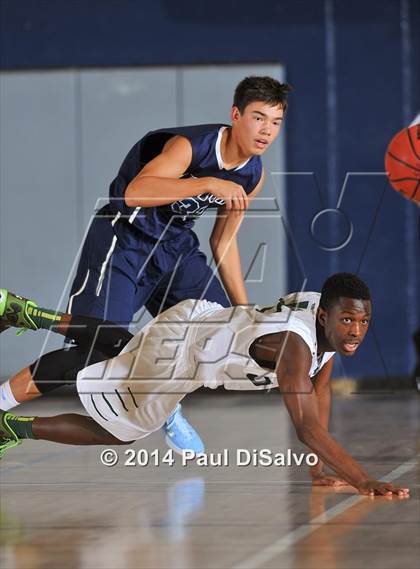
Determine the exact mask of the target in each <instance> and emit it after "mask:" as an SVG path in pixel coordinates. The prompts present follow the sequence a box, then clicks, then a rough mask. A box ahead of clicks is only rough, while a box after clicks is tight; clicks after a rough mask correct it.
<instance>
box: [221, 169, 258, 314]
mask: <svg viewBox="0 0 420 569" xmlns="http://www.w3.org/2000/svg"><path fill="white" fill-rule="evenodd" d="M263 183H264V172H263V173H262V175H261V178H260V181H259V182H258V184H257V186H256V187H255V189H254V190H253V192H252V193H251V194H250V195H249V196H248V199H249V201H251V200H252V199H253V198H254V197H255V196H256V195H257V194H258V193H259V192H260V190H261V188H262V185H263ZM244 213H245V212H244V210H241V211H238V210H229V211H228V210H227V209H226V208H220V209H219V215H218V217H217V218H216V222H215V224H214V227H213V231H212V234H211V236H210V247H211V250H212V252H213V255H214V258H215V261H216V263H217V267H218V271H219V275H220V277H221V279H222V281H223V285H224V287H225V289H226V292H227V294H228V296H229V299H230V301H231V302H232V304H233V305H237V304H248V295H247V292H246V288H245V284H244V278H243V274H242V268H241V258H240V253H239V246H238V240H237V233H238V231H239V228H240V226H241V224H242V221H243V218H244Z"/></svg>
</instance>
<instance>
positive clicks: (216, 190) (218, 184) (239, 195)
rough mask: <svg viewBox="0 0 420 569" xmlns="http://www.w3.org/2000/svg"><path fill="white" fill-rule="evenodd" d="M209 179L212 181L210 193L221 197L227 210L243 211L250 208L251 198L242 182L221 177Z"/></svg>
mask: <svg viewBox="0 0 420 569" xmlns="http://www.w3.org/2000/svg"><path fill="white" fill-rule="evenodd" d="M208 180H209V181H210V187H209V191H210V193H211V194H213V195H214V196H216V197H217V198H221V199H222V200H223V201H224V202H225V207H226V209H227V210H236V211H242V210H245V209H247V208H248V205H249V199H248V196H247V194H246V192H245V190H244V189H243V187H242V186H241V185H240V184H235V182H231V181H229V180H220V179H219V178H208Z"/></svg>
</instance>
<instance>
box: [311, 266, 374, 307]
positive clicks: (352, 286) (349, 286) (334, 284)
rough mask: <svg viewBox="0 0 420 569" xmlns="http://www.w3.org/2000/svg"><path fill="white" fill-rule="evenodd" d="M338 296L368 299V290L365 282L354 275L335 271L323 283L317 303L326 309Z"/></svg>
mask: <svg viewBox="0 0 420 569" xmlns="http://www.w3.org/2000/svg"><path fill="white" fill-rule="evenodd" d="M340 297H344V298H357V299H360V300H370V292H369V289H368V287H367V285H366V283H364V282H363V281H362V279H359V277H357V276H356V275H353V274H352V273H335V274H334V275H331V276H330V277H329V278H328V279H327V280H326V281H325V283H324V284H323V286H322V290H321V299H320V301H319V304H320V306H321V307H322V308H324V309H325V310H328V308H330V306H331V305H332V304H333V303H334V302H336V301H337V300H338V299H339V298H340Z"/></svg>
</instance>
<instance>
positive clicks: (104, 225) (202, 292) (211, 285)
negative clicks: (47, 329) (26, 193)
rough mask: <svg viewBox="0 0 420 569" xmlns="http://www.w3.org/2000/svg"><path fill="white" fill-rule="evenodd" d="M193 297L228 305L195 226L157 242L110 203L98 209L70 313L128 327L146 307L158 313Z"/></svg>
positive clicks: (84, 248)
mask: <svg viewBox="0 0 420 569" xmlns="http://www.w3.org/2000/svg"><path fill="white" fill-rule="evenodd" d="M117 224H120V225H118V226H117ZM123 224H125V225H123ZM129 232H134V233H135V239H131V237H132V235H130V234H129ZM139 236H140V237H139ZM189 298H193V299H204V300H208V301H210V302H217V303H219V304H221V305H222V306H224V307H228V306H230V302H229V300H228V298H227V296H226V293H225V292H224V290H223V288H222V286H221V284H220V281H219V279H218V278H217V276H216V275H215V274H214V271H213V270H212V269H210V267H209V266H208V264H207V259H206V256H205V255H204V253H203V252H202V251H200V249H199V241H198V238H197V236H196V235H195V233H194V232H193V231H192V230H190V229H187V230H185V232H183V233H182V235H181V236H180V237H179V238H177V239H172V240H167V241H157V240H156V239H152V238H150V237H148V236H147V235H146V234H143V233H141V232H140V230H138V229H137V228H133V227H132V226H128V225H127V222H126V221H124V220H121V219H118V216H115V215H114V214H113V213H111V212H110V210H109V209H108V208H107V206H105V208H102V210H100V212H98V215H97V216H96V217H95V218H94V219H93V221H92V224H91V226H90V229H89V232H88V235H87V237H86V240H85V242H84V245H83V248H82V252H81V257H80V260H79V264H78V268H77V274H76V277H75V279H74V282H73V285H72V288H71V292H70V298H69V304H68V312H70V313H71V314H79V315H83V316H91V317H95V318H101V319H104V320H111V321H113V322H116V323H118V324H119V325H120V326H125V327H127V326H128V325H129V324H130V322H132V320H133V315H134V314H135V313H136V312H137V311H138V310H139V309H140V308H141V307H143V306H146V308H147V310H148V311H149V312H150V314H151V315H152V316H156V315H157V314H159V313H160V312H162V311H164V310H166V309H167V308H170V307H171V306H174V305H175V304H177V303H178V302H181V301H182V300H187V299H189Z"/></svg>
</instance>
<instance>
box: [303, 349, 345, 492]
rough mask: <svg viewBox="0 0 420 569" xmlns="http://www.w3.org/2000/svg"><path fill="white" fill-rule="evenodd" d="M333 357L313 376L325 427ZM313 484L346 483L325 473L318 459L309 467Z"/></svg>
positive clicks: (328, 415)
mask: <svg viewBox="0 0 420 569" xmlns="http://www.w3.org/2000/svg"><path fill="white" fill-rule="evenodd" d="M333 363H334V358H333V357H332V358H330V359H329V360H328V362H327V363H326V364H325V365H324V366H323V367H322V368H321V369H320V370H319V372H318V373H317V374H316V375H315V377H314V378H313V385H314V389H315V395H316V397H317V401H318V413H319V420H320V423H321V425H322V426H323V427H324V428H325V429H327V431H328V427H329V421H330V415H331V381H330V380H331V372H332V368H333ZM309 472H310V475H311V477H312V483H313V484H314V486H343V485H346V484H348V482H347V481H346V480H343V479H342V478H340V477H338V476H335V475H332V474H328V473H325V471H324V463H323V462H322V460H321V459H319V461H318V464H316V465H315V466H312V467H311V468H310V469H309Z"/></svg>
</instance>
